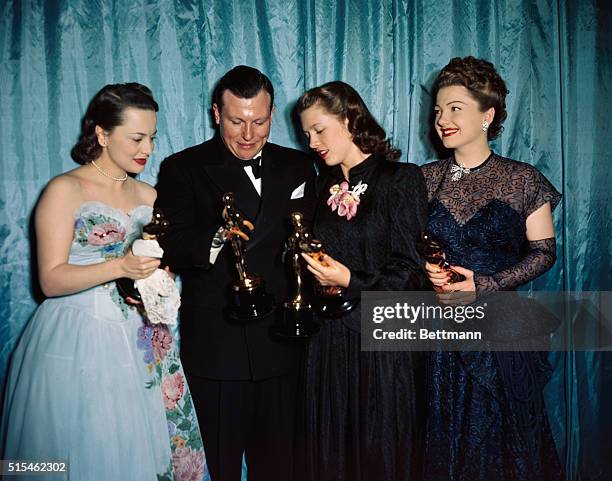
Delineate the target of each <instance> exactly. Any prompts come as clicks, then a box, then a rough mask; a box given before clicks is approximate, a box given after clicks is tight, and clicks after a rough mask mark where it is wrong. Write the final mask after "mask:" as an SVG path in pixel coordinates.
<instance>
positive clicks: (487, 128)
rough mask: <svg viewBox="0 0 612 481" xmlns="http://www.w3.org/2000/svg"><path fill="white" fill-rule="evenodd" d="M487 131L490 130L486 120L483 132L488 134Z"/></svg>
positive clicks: (483, 124)
mask: <svg viewBox="0 0 612 481" xmlns="http://www.w3.org/2000/svg"><path fill="white" fill-rule="evenodd" d="M487 130H489V122H487V121H486V120H485V121H484V122H483V123H482V131H483V132H486V131H487Z"/></svg>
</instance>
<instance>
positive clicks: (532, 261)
mask: <svg viewBox="0 0 612 481" xmlns="http://www.w3.org/2000/svg"><path fill="white" fill-rule="evenodd" d="M556 250H557V249H556V242H555V238H554V237H550V238H548V239H541V240H536V241H529V252H528V253H527V255H526V256H525V257H524V258H523V259H522V260H521V261H520V262H519V263H517V264H515V265H513V266H512V267H509V268H508V269H504V270H503V271H500V272H498V273H496V274H493V275H492V276H480V275H476V276H474V283H475V284H476V291H477V292H481V291H508V290H512V289H514V288H516V287H518V286H520V285H522V284H525V283H527V282H529V281H531V280H533V279H535V278H536V277H539V276H541V275H542V274H544V273H545V272H546V271H547V270H548V269H550V268H551V267H552V266H553V264H554V263H555V260H556V259H557V254H556Z"/></svg>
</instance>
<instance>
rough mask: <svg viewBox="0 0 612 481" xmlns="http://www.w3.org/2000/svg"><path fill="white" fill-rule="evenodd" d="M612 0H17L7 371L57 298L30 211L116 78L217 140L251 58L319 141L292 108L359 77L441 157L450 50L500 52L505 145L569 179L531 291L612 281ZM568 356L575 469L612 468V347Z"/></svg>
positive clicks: (296, 135)
mask: <svg viewBox="0 0 612 481" xmlns="http://www.w3.org/2000/svg"><path fill="white" fill-rule="evenodd" d="M610 25H612V6H611V4H610V3H609V2H606V1H604V0H567V1H558V0H533V1H527V0H496V1H493V2H491V1H486V0H452V1H448V2H429V1H426V0H380V1H374V0H336V1H333V2H332V1H315V0H254V1H241V0H233V1H229V0H207V1H203V0H174V1H170V0H164V1H152V0H139V1H135V2H127V1H126V2H120V1H111V0H53V1H45V0H5V1H3V2H1V3H0V319H1V320H0V341H1V342H0V383H2V384H3V382H4V378H5V374H6V366H7V363H8V359H9V357H10V354H11V352H12V350H13V348H14V346H15V342H16V340H17V339H18V337H19V335H20V333H21V332H22V330H23V327H24V325H25V323H26V322H27V320H28V318H29V317H30V315H31V314H32V312H33V310H34V308H35V306H36V302H37V301H39V300H40V295H39V294H40V293H39V292H38V290H37V284H36V276H35V256H34V252H35V249H34V246H33V240H34V237H33V233H32V222H31V216H32V212H33V208H34V206H35V203H36V201H37V199H38V196H39V195H40V193H41V190H42V188H43V186H44V185H45V183H46V182H47V181H48V179H49V178H51V177H53V176H55V175H57V174H59V173H61V172H63V171H66V170H68V169H71V168H73V167H75V164H74V163H73V162H72V161H71V159H70V157H69V150H70V147H71V146H72V144H73V142H74V141H75V139H76V136H77V133H78V128H79V119H80V116H81V115H82V114H83V112H84V110H85V107H86V105H87V102H88V101H89V99H90V98H91V97H92V96H93V94H94V93H95V92H96V91H97V90H98V89H99V88H101V87H102V86H103V85H104V84H106V83H111V82H128V81H137V82H141V83H144V84H146V85H148V86H149V87H151V88H152V90H153V92H154V94H155V96H156V98H157V100H158V102H159V103H160V113H159V116H158V129H159V135H158V141H157V150H156V152H155V154H154V158H153V161H152V162H150V163H149V164H148V165H147V169H146V171H145V173H144V174H143V175H142V176H141V177H142V179H143V180H145V181H148V182H150V183H153V184H154V183H155V179H156V175H157V171H158V168H159V163H160V162H161V160H162V159H163V158H164V157H165V156H166V155H168V154H170V153H172V152H176V151H178V150H180V149H183V148H184V147H186V146H188V145H193V144H195V143H199V142H200V141H202V140H203V139H205V138H208V137H210V135H211V134H212V132H213V123H212V119H211V116H210V111H209V108H210V96H211V93H212V88H213V86H214V83H215V81H216V80H217V79H218V78H219V77H220V76H221V75H222V74H223V73H224V72H225V71H226V70H228V69H229V68H231V67H232V66H234V65H236V64H240V63H244V64H248V65H252V66H255V67H258V68H260V69H261V70H263V71H264V72H265V73H266V74H267V75H268V76H269V77H270V78H271V80H272V82H273V83H274V86H275V88H276V112H275V114H274V123H273V128H272V136H271V140H272V141H274V142H277V143H280V144H284V145H289V146H295V147H298V148H299V147H303V145H302V144H301V143H302V138H301V136H300V132H299V128H297V127H296V126H295V125H294V124H293V123H292V115H291V110H292V107H293V104H294V103H295V101H296V100H297V98H298V96H299V95H300V94H301V93H302V92H303V91H304V89H306V88H310V87H312V86H315V85H318V84H321V83H323V82H325V81H329V80H334V79H342V80H345V81H347V82H349V83H351V84H352V85H353V86H355V87H356V88H357V90H358V91H359V92H360V93H361V94H362V95H363V97H364V99H365V101H366V103H367V104H368V105H369V106H370V107H371V109H372V111H373V113H374V115H375V116H376V117H377V118H378V119H379V120H380V121H381V123H382V124H383V126H384V127H385V129H386V130H387V132H388V134H389V135H390V136H391V137H392V139H393V143H394V144H395V145H396V146H397V147H399V148H401V149H402V152H403V156H402V159H403V160H406V159H408V160H410V161H412V162H415V163H417V164H423V163H425V162H426V161H429V160H431V159H433V158H435V157H436V156H437V154H438V153H437V151H436V147H435V144H434V142H433V140H432V139H433V136H432V132H431V128H430V125H431V106H432V105H431V96H430V91H431V84H432V81H433V79H434V77H435V75H436V74H437V72H438V71H439V69H440V68H441V67H442V66H444V65H445V64H446V63H447V62H448V60H449V59H450V58H451V57H455V56H465V55H475V56H478V57H484V58H487V59H489V60H491V61H492V62H493V63H494V64H495V65H496V66H497V67H498V68H499V70H500V72H501V74H502V76H503V77H504V78H505V79H506V81H507V84H508V88H509V90H510V96H509V97H508V119H507V121H506V123H505V130H504V132H503V134H502V135H501V137H500V138H499V139H497V140H496V141H495V142H494V143H493V148H494V150H495V151H496V152H497V153H499V154H501V155H504V156H507V157H511V158H514V159H519V160H522V161H525V162H528V163H530V164H532V165H534V166H536V167H537V168H538V169H540V170H541V171H542V172H543V173H544V174H545V175H546V176H547V177H548V178H549V179H550V180H551V181H552V182H553V184H554V185H555V186H556V187H557V189H559V190H560V191H562V192H563V194H564V197H563V201H562V204H561V208H558V209H557V210H556V212H555V222H556V232H557V241H558V259H557V263H556V265H555V266H554V268H553V269H552V270H551V271H550V272H549V273H548V274H547V275H545V276H543V277H542V278H540V279H538V280H536V281H535V282H534V283H533V285H532V286H531V287H533V288H534V289H539V290H551V291H556V290H561V289H565V290H575V291H580V290H612V269H611V265H610V256H611V254H612V240H611V239H610V236H609V235H608V233H609V232H610V231H611V230H612V229H611V228H612V216H611V214H610V211H611V209H610V207H611V205H612V203H611V202H610V201H611V195H612V194H611V193H610V189H609V185H611V184H612V174H611V168H610V166H611V165H612V136H610V134H609V125H608V124H609V115H610V109H611V107H612V95H611V90H612V84H611V83H610V78H612V30H611V29H610ZM610 354H611V353H601V352H599V353H598V352H588V353H584V352H570V353H553V354H551V356H550V360H551V362H552V364H553V366H554V367H555V372H554V374H553V379H552V381H551V382H550V383H549V385H548V386H547V389H546V396H547V402H548V406H549V413H550V417H551V425H552V428H553V433H554V436H555V440H556V443H557V446H558V448H559V450H560V453H561V455H562V460H563V462H564V464H565V467H566V470H567V473H568V479H570V480H582V481H585V480H589V481H604V480H605V479H610V478H609V476H610V474H609V473H610V472H612V471H611V470H612V466H611V465H612V434H611V433H612V410H611V409H610V406H611V405H612V383H611V382H610V380H611V379H612V356H611V355H610Z"/></svg>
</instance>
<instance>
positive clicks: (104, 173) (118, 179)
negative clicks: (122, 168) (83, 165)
mask: <svg viewBox="0 0 612 481" xmlns="http://www.w3.org/2000/svg"><path fill="white" fill-rule="evenodd" d="M91 163H92V164H93V166H94V167H95V168H96V170H97V171H98V172H100V173H101V174H102V175H103V176H105V177H108V178H109V179H113V180H116V181H117V182H125V181H126V180H127V178H128V175H127V172H126V173H125V174H123V177H115V176H113V175H111V174H109V173H108V172H106V171H104V170H102V169H101V168H100V167H99V166H98V164H96V161H95V160H92V161H91Z"/></svg>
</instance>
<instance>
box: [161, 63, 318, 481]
mask: <svg viewBox="0 0 612 481" xmlns="http://www.w3.org/2000/svg"><path fill="white" fill-rule="evenodd" d="M212 109H213V113H214V117H215V121H216V124H217V125H218V126H219V128H218V132H217V135H215V137H214V138H212V139H211V140H209V141H207V142H204V143H203V144H200V145H197V146H195V147H191V148H188V149H186V150H183V151H182V152H179V153H177V154H174V155H171V156H170V157H168V158H167V159H165V160H164V162H163V163H162V165H161V170H160V173H159V181H158V184H157V192H158V197H157V201H156V205H157V206H158V207H160V208H161V209H162V210H163V212H164V214H165V215H166V217H167V218H168V220H169V222H170V228H169V230H168V233H167V234H166V235H165V236H164V237H163V239H160V243H161V244H162V247H163V248H164V262H165V264H167V265H169V266H170V268H171V269H172V270H173V271H175V272H177V273H179V274H180V275H181V279H182V284H183V290H182V306H181V359H182V362H183V366H184V369H185V372H186V373H187V380H188V382H189V386H190V389H191V393H192V396H193V399H194V402H195V407H196V411H197V414H198V419H199V422H200V429H201V431H202V437H203V440H204V449H205V451H206V457H207V462H208V466H209V469H210V472H211V475H212V479H213V481H226V480H227V481H238V480H240V473H241V465H242V455H243V452H245V453H246V460H247V465H248V470H249V481H275V480H278V481H289V480H291V478H292V470H293V453H292V449H293V437H294V424H295V414H296V410H295V406H296V391H297V369H298V366H297V361H298V360H299V356H300V345H299V344H295V343H290V342H285V341H282V340H278V339H275V338H274V337H273V336H271V335H270V333H269V329H270V326H271V325H272V324H273V322H274V315H273V314H270V315H268V316H266V317H264V318H263V319H259V320H256V321H254V322H251V323H248V324H246V325H244V324H243V325H239V324H236V322H235V321H232V320H230V319H228V317H227V316H226V313H225V309H226V307H227V300H228V296H227V294H228V290H229V288H230V285H231V284H232V283H233V282H235V281H236V279H237V273H236V267H235V262H234V259H235V258H234V255H233V252H232V249H231V246H229V245H228V243H226V242H225V235H224V234H225V233H224V229H223V227H222V226H223V219H222V210H223V204H222V201H221V200H222V196H223V194H224V193H226V192H233V193H234V196H235V205H236V207H237V208H238V209H239V210H241V211H242V212H243V213H244V214H245V217H246V218H247V219H249V220H251V221H252V222H253V224H254V226H255V230H254V231H253V232H252V234H251V236H250V240H249V241H248V242H247V243H246V261H247V266H248V270H249V272H250V273H256V274H259V275H260V276H262V277H263V279H264V281H265V284H266V290H267V292H268V293H270V294H272V295H273V296H274V298H275V300H276V303H277V304H280V303H282V301H283V299H284V297H285V295H286V292H285V291H286V284H287V280H286V279H287V276H286V268H285V266H284V265H283V262H282V254H283V248H284V245H285V242H286V240H287V238H288V237H289V235H290V231H291V229H290V219H289V214H290V213H291V212H293V211H296V210H303V209H308V207H309V205H310V202H311V201H312V192H313V190H314V189H313V188H312V185H313V184H314V176H315V171H314V167H313V164H312V162H311V161H310V159H309V158H308V156H307V155H306V154H304V153H302V152H299V151H297V150H293V149H288V148H285V147H281V146H279V145H275V144H272V143H269V142H267V140H268V136H269V133H270V125H271V121H272V115H273V113H274V90H273V87H272V84H271V82H270V80H269V79H268V78H267V77H266V76H265V75H264V74H262V73H261V72H259V71H258V70H256V69H254V68H251V67H246V66H238V67H235V68H234V69H232V70H230V71H229V72H227V73H226V74H225V75H224V76H223V77H222V78H221V80H220V81H219V83H218V84H217V86H216V88H215V92H214V95H213V106H212Z"/></svg>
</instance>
